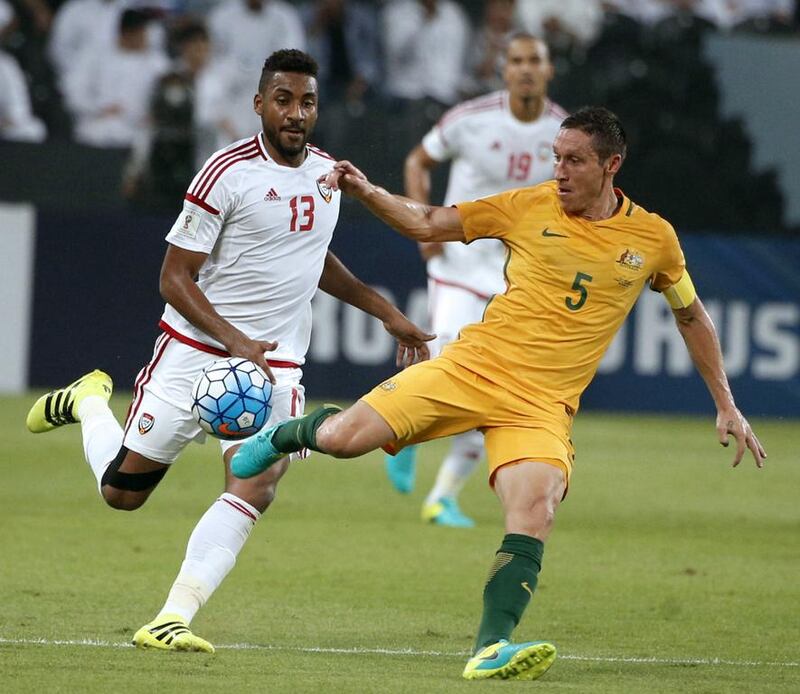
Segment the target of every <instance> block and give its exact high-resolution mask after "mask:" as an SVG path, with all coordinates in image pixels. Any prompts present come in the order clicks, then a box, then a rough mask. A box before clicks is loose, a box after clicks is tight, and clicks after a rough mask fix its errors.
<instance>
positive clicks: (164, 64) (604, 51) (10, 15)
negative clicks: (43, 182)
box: [0, 0, 800, 207]
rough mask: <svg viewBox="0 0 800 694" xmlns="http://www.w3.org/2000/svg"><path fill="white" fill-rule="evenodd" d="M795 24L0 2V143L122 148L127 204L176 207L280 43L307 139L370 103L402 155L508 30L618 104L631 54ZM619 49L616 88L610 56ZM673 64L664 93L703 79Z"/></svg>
mask: <svg viewBox="0 0 800 694" xmlns="http://www.w3.org/2000/svg"><path fill="white" fill-rule="evenodd" d="M799 15H800V10H799V9H798V3H796V2H795V0H461V1H460V2H459V1H457V0H383V1H373V2H369V1H365V0H306V1H305V2H287V1H285V0H0V140H2V139H5V140H16V141H28V142H42V141H44V140H45V139H47V138H50V139H60V140H65V139H71V140H73V141H75V142H78V143H81V144H84V145H87V146H90V147H97V148H117V149H119V148H123V149H126V150H128V149H129V150H130V151H131V153H132V154H131V157H130V162H129V165H128V166H127V168H126V172H125V175H124V179H125V180H124V182H123V191H124V194H125V195H126V196H127V197H129V198H131V199H137V198H139V199H142V198H146V199H149V200H150V201H151V202H152V200H153V199H154V198H155V199H158V198H159V197H160V198H161V199H162V202H164V203H166V201H167V200H169V201H172V202H173V204H174V200H175V199H180V196H181V195H182V193H183V191H184V189H185V185H186V183H187V181H188V180H190V178H191V173H192V172H193V171H195V170H196V169H197V167H198V166H200V164H201V163H202V162H203V161H204V160H205V158H206V157H207V156H208V155H209V154H210V153H212V152H214V151H215V150H216V149H218V148H220V147H222V146H224V145H226V144H228V143H230V142H232V141H235V140H236V139H238V138H242V137H245V136H248V135H250V134H251V133H252V131H253V130H254V129H255V128H256V126H257V123H256V121H255V120H254V118H253V117H252V108H251V105H252V98H253V93H254V88H255V84H256V82H257V79H258V74H259V70H260V66H261V64H262V63H263V60H264V56H266V55H268V54H269V53H271V52H272V51H274V50H277V49H279V48H284V47H297V48H301V49H305V50H307V51H308V52H309V53H311V54H312V55H313V56H314V57H315V58H316V59H317V60H318V62H319V64H320V69H321V79H320V84H321V93H322V98H323V100H324V102H325V108H326V113H327V114H328V118H327V119H326V123H325V125H324V126H321V127H320V129H319V130H318V132H317V134H316V136H315V139H316V140H317V142H318V143H319V144H321V145H322V146H324V147H326V149H329V150H330V151H332V152H335V153H336V152H339V153H341V152H348V151H349V150H348V149H347V147H348V146H349V144H350V143H351V142H352V139H351V132H352V131H358V132H362V133H363V132H364V130H365V126H366V125H367V124H368V122H369V120H368V119H369V115H368V114H369V112H371V111H376V110H377V111H379V112H380V113H383V114H390V115H391V118H392V119H393V122H392V126H393V129H392V131H393V132H394V133H399V136H398V140H399V141H398V143H397V151H398V152H405V151H407V149H408V148H409V147H410V146H411V145H413V143H414V142H416V141H417V140H418V139H419V137H420V136H421V135H422V134H424V132H426V131H427V129H428V128H429V127H430V125H431V124H432V123H433V122H435V121H436V120H437V119H438V118H439V117H440V116H441V115H442V113H443V112H444V111H445V110H446V109H447V108H448V107H450V106H452V105H453V104H455V103H457V102H458V101H461V100H463V99H465V98H469V97H471V96H475V95H478V94H482V93H486V92H488V91H491V90H494V89H500V88H502V78H501V71H500V68H501V61H502V50H501V48H502V46H503V45H504V41H505V40H506V39H507V38H508V36H509V35H510V34H512V33H513V32H515V31H519V30H523V31H527V32H530V33H532V34H534V35H536V36H541V37H543V38H544V39H545V40H546V41H547V42H548V44H549V45H550V47H551V52H552V55H553V61H554V64H555V66H556V71H557V74H561V75H564V74H567V75H568V80H569V82H570V85H571V86H570V93H572V94H581V95H583V98H581V100H580V102H576V101H575V100H574V99H571V98H569V97H568V96H565V94H563V93H560V92H559V91H558V85H556V93H555V97H556V98H557V99H558V100H559V101H560V102H561V103H563V104H564V105H565V106H567V107H568V108H571V107H576V106H579V105H581V104H583V103H589V102H595V103H604V104H605V105H608V106H609V107H611V108H615V107H616V105H615V104H614V103H613V100H614V99H613V94H612V93H611V92H613V90H614V87H615V86H616V87H620V86H621V87H623V88H627V87H630V86H631V85H636V84H637V80H639V81H641V79H642V78H644V77H646V79H647V80H648V82H651V81H652V80H655V81H656V82H657V81H658V78H659V74H658V73H659V70H658V69H653V66H652V65H648V63H647V59H646V57H645V58H643V53H647V49H648V48H652V47H653V46H654V45H655V44H658V51H656V52H658V53H659V56H657V59H659V60H662V62H663V57H662V54H663V53H664V50H663V48H664V44H667V45H673V46H675V47H676V48H675V50H674V51H672V52H673V53H677V54H680V53H681V52H683V53H685V52H686V50H685V45H687V36H688V37H689V38H688V45H689V46H694V47H695V48H696V46H697V44H698V42H697V41H696V40H694V39H695V37H696V35H697V33H698V32H706V31H719V32H730V31H758V32H797V31H798V16H799ZM643 36H644V37H647V38H644V39H643V38H642V37H643ZM653 37H656V39H655V40H654V39H653ZM644 44H646V45H644ZM626 46H627V47H628V48H629V50H628V51H627V53H626V52H625V50H626V49H625V47H626ZM620 51H622V56H623V59H624V61H625V62H624V65H623V72H624V80H623V81H624V84H622V85H620V84H619V82H620V79H622V78H621V77H620V75H619V72H620V71H619V60H617V59H615V60H613V61H610V59H609V53H610V52H613V53H614V54H615V56H616V57H618V56H619V54H620ZM650 52H651V54H652V53H653V51H650ZM698 56H699V49H697V50H696V51H695V52H694V53H693V55H692V57H693V59H696V58H697V57H698ZM673 58H674V56H672V55H671V56H670V58H669V60H673ZM609 62H611V63H613V64H611V65H609ZM590 68H591V69H590ZM701 68H702V66H701ZM678 69H679V70H680V71H681V72H682V74H677V73H676V72H673V73H672V74H671V75H669V77H668V78H667V79H666V80H663V82H664V83H663V84H662V86H661V88H663V89H664V90H665V91H667V92H669V91H672V92H675V91H677V90H678V89H680V87H679V86H676V85H681V84H682V83H683V82H686V81H687V80H689V79H690V77H691V73H696V72H700V73H702V69H700V70H696V69H695V68H694V66H687V65H686V64H679V65H678ZM643 71H644V72H646V73H647V74H646V75H643V74H642V72H643ZM599 74H602V79H598V75H599ZM669 80H673V83H672V84H671V85H669V84H667V82H668V81H669ZM657 88H659V86H658V84H656V85H655V86H653V85H652V84H648V88H647V90H645V91H646V92H647V94H646V95H645V98H648V99H649V98H652V97H653V96H654V95H653V93H652V92H653V90H654V89H657ZM687 89H689V90H690V91H691V90H696V91H697V93H699V94H702V93H704V92H706V93H707V92H708V91H709V88H708V84H698V85H694V86H690V87H687V88H685V89H684V90H683V91H684V92H685V91H686V90H687ZM711 92H712V93H713V92H714V90H713V88H712V89H711ZM683 97H684V98H685V97H686V94H684V95H683ZM700 101H701V102H702V101H703V99H700ZM711 106H713V108H714V109H716V106H717V104H716V102H715V103H714V104H712V105H711ZM692 108H695V106H694V105H693V106H692ZM644 110H645V112H646V110H647V109H646V108H645V109H644ZM617 111H618V112H619V111H620V109H619V108H617ZM622 113H623V116H624V117H626V119H627V120H628V122H631V118H630V114H629V113H628V112H625V110H623V111H622ZM698 115H699V114H698ZM702 116H703V117H704V118H706V119H707V118H708V116H709V114H708V112H707V111H705V112H703V113H702ZM718 117H719V116H718V114H717V113H714V114H712V118H711V121H710V122H711V123H712V124H714V122H715V119H717V118H718ZM661 120H665V118H664V117H662V118H661ZM666 120H669V119H668V118H667V119H666ZM635 121H636V119H634V122H635ZM673 129H674V128H673ZM717 129H718V128H717ZM659 135H662V134H659ZM633 136H634V137H633V139H634V142H635V141H636V133H634V134H633ZM739 139H746V138H743V137H742V138H739ZM743 146H745V147H746V146H747V144H746V142H745V143H744V145H743ZM778 207H779V205H778Z"/></svg>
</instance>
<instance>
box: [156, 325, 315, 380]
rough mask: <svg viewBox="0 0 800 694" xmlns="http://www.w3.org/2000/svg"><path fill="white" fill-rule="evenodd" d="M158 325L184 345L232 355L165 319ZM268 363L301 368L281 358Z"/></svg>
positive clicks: (212, 352) (206, 351)
mask: <svg viewBox="0 0 800 694" xmlns="http://www.w3.org/2000/svg"><path fill="white" fill-rule="evenodd" d="M158 327H159V328H161V329H162V330H163V331H164V332H165V333H167V335H169V336H170V337H174V338H175V339H176V340H177V341H178V342H182V343H183V344H184V345H187V346H189V347H192V348H193V349H196V350H198V351H200V352H205V353H206V354H213V355H214V356H217V357H229V356H231V353H230V352H226V351H225V350H224V349H220V348H219V347H212V346H211V345H207V344H205V343H204V342H198V341H197V340H194V339H192V338H191V337H188V336H187V335H184V334H183V333H179V332H178V331H177V330H175V328H173V327H172V326H171V325H170V324H169V323H167V322H166V321H164V320H163V319H162V320H160V321H158ZM267 364H269V365H270V366H272V367H275V368H276V369H299V368H300V364H297V363H295V362H293V361H283V360H281V359H267Z"/></svg>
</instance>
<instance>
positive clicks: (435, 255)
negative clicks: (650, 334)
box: [386, 33, 567, 527]
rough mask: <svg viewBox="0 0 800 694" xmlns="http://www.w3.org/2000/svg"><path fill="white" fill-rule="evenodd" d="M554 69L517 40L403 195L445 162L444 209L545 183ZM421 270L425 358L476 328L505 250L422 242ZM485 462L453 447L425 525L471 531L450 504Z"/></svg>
mask: <svg viewBox="0 0 800 694" xmlns="http://www.w3.org/2000/svg"><path fill="white" fill-rule="evenodd" d="M552 78H553V66H552V64H551V62H550V56H549V52H548V48H547V45H546V44H545V43H544V42H543V41H541V40H539V39H537V38H535V37H533V36H531V35H530V34H523V33H520V34H515V35H514V36H512V37H511V38H510V40H509V41H508V43H507V46H506V62H505V67H504V70H503V79H504V82H505V84H506V89H505V90H501V91H496V92H493V93H491V94H487V95H485V96H482V97H479V98H476V99H472V100H470V101H466V102H464V103H462V104H460V105H458V106H456V107H455V108H453V109H451V110H450V111H448V112H447V113H446V114H445V115H444V117H443V118H442V119H441V120H440V121H439V123H438V124H437V125H436V126H435V127H434V128H433V129H432V130H431V131H430V132H429V133H428V134H427V135H426V136H425V137H424V139H423V140H422V142H421V143H420V144H418V145H417V146H416V147H415V148H414V149H413V150H412V151H411V153H410V154H409V155H408V157H407V158H406V162H405V192H406V195H407V196H408V197H410V198H413V199H414V200H418V201H419V202H424V203H429V202H430V194H431V170H432V169H434V168H435V167H436V166H438V165H439V164H440V163H442V162H444V161H447V160H452V164H451V168H450V177H449V180H448V185H447V192H446V194H445V198H444V204H445V205H446V206H447V205H452V204H453V203H455V202H458V201H461V200H474V199H476V198H482V197H485V196H487V195H492V194H494V193H500V192H502V191H505V190H510V189H511V188H521V187H523V186H529V185H533V184H536V183H541V182H542V181H546V180H548V179H550V178H552V177H553V153H552V147H553V140H554V139H555V136H556V134H557V133H558V130H559V128H560V126H561V121H562V120H563V119H564V118H565V117H566V115H567V114H566V112H565V111H564V110H563V109H561V108H560V107H559V106H558V105H556V104H554V103H553V102H552V101H550V100H549V99H548V98H547V88H548V85H549V84H550V81H551V80H552ZM420 253H421V254H422V257H423V258H424V259H425V260H426V261H427V272H428V308H429V314H430V317H431V332H433V333H435V334H436V335H437V336H438V337H437V339H436V341H435V343H434V346H433V353H434V354H438V353H439V352H440V351H441V349H442V347H444V345H446V344H448V343H450V342H452V341H453V340H455V339H456V338H457V337H458V333H459V331H460V330H461V328H463V327H464V326H465V325H467V324H469V323H475V322H478V321H480V320H481V317H482V316H483V312H484V310H485V308H486V303H487V301H488V300H489V299H490V298H491V297H492V295H494V294H498V293H502V292H504V291H505V277H504V273H503V265H504V263H505V250H504V246H503V244H502V243H501V242H500V241H497V240H494V239H480V240H477V241H474V242H473V243H471V244H470V245H469V246H467V245H465V244H461V243H447V244H443V243H423V244H420ZM482 457H483V434H481V433H480V432H478V431H470V432H466V433H464V434H459V435H458V436H455V437H454V438H453V442H452V446H451V448H450V452H449V453H448V454H447V456H446V457H445V459H444V461H443V462H442V465H441V467H440V468H439V473H438V475H437V477H436V482H435V484H434V486H433V488H432V489H431V490H430V493H429V494H428V496H427V497H426V499H425V502H424V504H423V506H422V519H423V520H424V521H426V522H430V523H435V524H438V525H446V526H451V527H472V526H473V525H474V522H473V520H472V519H471V518H469V517H467V516H465V515H464V514H463V513H462V512H461V509H460V508H459V505H458V501H457V498H458V494H459V492H460V491H461V489H462V488H463V486H464V483H465V482H466V480H467V478H468V477H469V476H470V475H471V474H472V472H473V471H474V470H475V467H476V466H477V464H478V462H479V461H480V460H481V458H482ZM386 470H387V474H388V476H389V480H390V481H391V483H392V485H393V486H394V488H395V489H397V490H398V491H399V492H402V493H406V494H407V493H409V492H410V491H411V490H412V489H413V487H414V480H415V472H416V448H415V447H414V446H409V447H408V448H405V449H403V450H402V451H401V452H400V453H399V454H398V455H396V456H389V455H387V457H386Z"/></svg>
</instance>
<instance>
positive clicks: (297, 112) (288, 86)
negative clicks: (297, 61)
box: [254, 72, 317, 164]
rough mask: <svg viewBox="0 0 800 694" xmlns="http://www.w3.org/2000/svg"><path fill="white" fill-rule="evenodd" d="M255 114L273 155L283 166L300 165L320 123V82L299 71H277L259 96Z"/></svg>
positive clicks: (255, 104)
mask: <svg viewBox="0 0 800 694" xmlns="http://www.w3.org/2000/svg"><path fill="white" fill-rule="evenodd" d="M254 106H255V111H256V113H257V114H258V115H259V116H261V127H262V128H263V130H264V136H265V137H266V139H267V146H268V148H269V149H271V150H272V151H271V152H270V154H272V156H273V157H274V158H275V160H276V161H278V162H279V163H283V164H296V163H297V161H298V158H300V161H302V157H301V155H302V154H303V152H304V150H305V146H306V143H307V142H308V138H309V137H311V133H312V131H313V130H314V125H315V124H316V122H317V80H316V79H315V78H314V77H312V76H311V75H303V74H300V73H297V72H276V73H275V74H274V75H273V76H272V78H271V79H270V80H269V82H267V84H266V86H265V88H264V91H263V92H262V93H260V94H256V96H255V101H254Z"/></svg>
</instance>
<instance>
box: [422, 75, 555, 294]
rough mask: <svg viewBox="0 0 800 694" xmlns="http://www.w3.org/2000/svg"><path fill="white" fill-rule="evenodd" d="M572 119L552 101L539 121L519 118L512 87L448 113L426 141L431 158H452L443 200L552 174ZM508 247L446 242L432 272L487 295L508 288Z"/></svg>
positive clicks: (537, 180)
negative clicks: (559, 138) (564, 127)
mask: <svg viewBox="0 0 800 694" xmlns="http://www.w3.org/2000/svg"><path fill="white" fill-rule="evenodd" d="M566 117H567V113H566V111H564V110H563V109H562V108H561V107H560V106H558V105H557V104H555V103H553V102H552V101H550V100H549V99H546V100H545V103H544V110H543V111H542V115H541V116H539V118H537V119H536V120H535V121H531V122H523V121H520V120H517V119H516V118H515V117H514V115H513V114H512V113H511V109H510V107H509V96H508V92H507V91H497V92H492V93H490V94H487V95H485V96H481V97H478V98H476V99H471V100H470V101H465V102H464V103H462V104H459V105H458V106H455V107H454V108H452V109H450V110H449V111H447V113H445V114H444V116H442V118H441V120H440V121H439V122H438V123H437V124H436V125H435V126H434V127H433V128H432V129H431V130H430V132H428V134H427V135H425V137H424V138H423V140H422V146H423V148H424V149H425V152H427V154H428V156H430V157H431V158H432V159H434V160H436V161H439V162H444V161H448V160H452V164H451V167H450V176H449V180H448V184H447V193H446V195H445V199H444V204H445V205H452V204H454V203H456V202H463V201H466V200H475V199H477V198H482V197H486V196H487V195H494V194H496V193H500V192H503V191H506V190H510V189H512V188H522V187H525V186H530V185H535V184H537V183H541V182H542V181H546V180H549V179H551V178H552V177H553V140H555V137H556V134H557V133H558V130H559V128H560V127H561V121H563V120H564V118H566ZM504 263H505V249H504V247H503V244H502V243H501V242H498V241H496V240H493V239H492V240H490V239H479V240H476V241H473V242H472V243H471V244H469V246H467V245H465V244H460V243H448V244H445V250H444V253H443V254H442V255H438V256H435V257H434V258H431V259H430V260H429V261H428V276H429V277H430V278H431V279H432V280H434V281H438V282H441V283H443V284H451V285H455V286H462V287H464V288H466V289H469V290H471V291H473V292H475V293H476V294H479V295H482V296H485V297H486V298H488V297H489V296H491V295H492V294H496V293H500V292H503V291H505V285H504V280H503V265H504Z"/></svg>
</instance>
